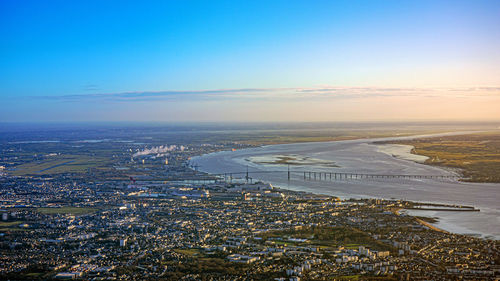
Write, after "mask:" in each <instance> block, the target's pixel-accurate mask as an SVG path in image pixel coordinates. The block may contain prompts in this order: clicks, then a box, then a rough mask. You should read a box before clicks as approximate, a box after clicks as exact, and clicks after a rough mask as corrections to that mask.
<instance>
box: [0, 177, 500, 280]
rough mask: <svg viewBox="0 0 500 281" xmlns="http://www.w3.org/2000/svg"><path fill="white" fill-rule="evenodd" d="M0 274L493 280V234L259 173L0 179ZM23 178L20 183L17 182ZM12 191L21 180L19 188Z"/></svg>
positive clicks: (398, 204)
mask: <svg viewBox="0 0 500 281" xmlns="http://www.w3.org/2000/svg"><path fill="white" fill-rule="evenodd" d="M2 186H3V187H4V188H3V189H2V190H1V191H0V203H1V205H0V207H1V210H2V222H1V223H2V224H1V225H2V228H1V234H0V249H1V250H0V251H1V255H0V256H1V263H0V264H1V266H0V276H1V278H2V279H13V280H14V279H30V278H33V279H36V278H40V279H47V278H49V279H50V278H56V279H86V280H101V279H112V280H144V279H151V280H153V279H161V278H164V279H185V280H195V279H202V280H235V279H255V280H331V279H335V278H339V279H342V278H344V277H346V276H357V277H358V278H368V279H369V278H374V279H377V278H383V279H394V280H401V279H403V280H447V279H455V278H458V276H460V278H462V279H463V280H478V279H485V280H494V279H495V278H498V276H500V263H499V262H500V251H499V249H498V246H499V245H498V242H497V241H490V240H485V239H479V238H474V237H469V236H464V235H455V234H450V233H446V232H441V231H437V230H433V229H429V227H428V226H426V225H425V224H422V223H421V220H420V219H416V218H415V217H411V216H407V215H405V214H404V213H400V212H399V210H401V209H404V208H405V207H410V206H412V203H411V202H405V201H400V200H379V199H377V200H376V199H370V200H369V199H358V200H354V199H352V200H340V199H338V198H336V197H331V196H324V195H314V194H309V193H305V192H294V191H288V190H283V189H279V188H276V187H273V186H272V185H270V184H265V183H261V182H258V183H253V184H250V183H227V182H214V183H206V184H193V183H191V184H188V183H158V182H140V183H139V182H137V183H134V184H125V183H123V184H117V183H116V182H101V183H92V184H85V183H78V182H74V183H71V184H60V183H57V182H53V181H47V180H41V179H39V180H37V179H32V180H30V181H29V182H20V181H13V180H9V179H8V178H3V179H2ZM21 187H22V188H21ZM21 191H22V192H21Z"/></svg>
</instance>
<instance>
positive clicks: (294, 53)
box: [0, 0, 500, 121]
mask: <svg viewBox="0 0 500 281" xmlns="http://www.w3.org/2000/svg"><path fill="white" fill-rule="evenodd" d="M0 42H1V44H0V101H2V104H3V106H2V111H1V112H0V121H199V120H203V121H222V120H230V121H349V120H353V121H360V120H389V121H393V120H394V119H398V120H401V119H404V120H445V119H446V120H448V119H450V120H473V119H474V120H499V119H500V114H499V113H497V112H496V111H497V110H495V108H500V90H499V86H500V51H499V50H500V2H499V1H437V0H433V1H22V2H21V1H5V0H2V1H0ZM450 93H453V94H450ZM429 104H432V105H431V106H428V105H429ZM374 105H376V106H374ZM401 108H405V110H401ZM465 108H469V110H467V111H466V112H464V109H465Z"/></svg>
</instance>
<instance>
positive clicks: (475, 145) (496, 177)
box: [379, 131, 500, 183]
mask: <svg viewBox="0 0 500 281" xmlns="http://www.w3.org/2000/svg"><path fill="white" fill-rule="evenodd" d="M384 144H385V145H391V144H392V145H411V146H413V147H414V148H413V149H412V150H411V153H412V154H414V155H418V156H420V157H427V159H425V161H423V162H422V163H424V164H428V165H434V166H440V167H448V168H454V169H457V168H458V169H460V170H461V171H462V174H463V179H462V180H463V181H469V182H491V183H500V131H490V132H480V133H474V134H466V135H456V136H441V137H430V138H420V139H412V140H398V141H389V142H386V143H384ZM379 145H383V144H379Z"/></svg>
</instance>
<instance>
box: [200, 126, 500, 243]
mask: <svg viewBox="0 0 500 281" xmlns="http://www.w3.org/2000/svg"><path fill="white" fill-rule="evenodd" d="M462 133H463V132H462ZM450 134H458V133H450ZM440 135H444V134H440ZM435 136H437V135H435ZM416 137H425V136H414V137H400V138H378V139H362V140H349V141H337V142H317V143H297V144H282V145H270V146H263V147H258V148H251V149H243V150H238V151H223V152H217V153H211V154H207V155H203V156H199V157H195V158H194V159H193V161H194V162H196V164H198V165H199V166H200V170H202V171H205V172H209V173H231V172H241V171H245V170H246V169H247V166H248V169H249V171H250V176H251V177H252V178H254V179H259V180H263V181H266V182H270V183H272V184H273V185H275V186H278V187H281V188H286V189H291V190H300V191H307V192H314V193H320V194H328V195H334V196H339V197H341V198H367V197H370V198H374V197H375V198H385V199H390V198H397V199H405V200H412V201H423V202H439V203H453V204H461V205H469V206H474V207H476V208H479V209H481V212H433V211H419V213H418V214H416V213H411V214H415V215H423V216H432V217H437V218H439V222H438V223H436V226H438V227H440V228H443V229H445V230H448V231H451V232H455V233H462V234H476V235H478V236H482V237H487V238H494V239H500V204H499V203H498V202H500V195H499V191H500V184H482V183H464V182H458V181H456V180H454V179H439V180H435V179H342V180H334V181H314V180H304V179H303V174H301V173H296V174H294V173H292V178H291V180H290V181H288V180H287V173H286V171H287V169H288V167H287V165H277V164H261V163H260V164H259V163H254V162H251V161H250V160H249V159H251V157H255V156H259V158H260V159H262V157H265V156H275V155H298V156H301V157H310V158H314V159H322V160H328V161H330V162H335V164H336V165H338V166H339V167H331V166H330V167H328V166H325V165H321V164H317V165H303V166H300V165H293V166H291V171H292V172H293V171H303V170H307V171H316V172H345V173H365V174H388V175H401V174H407V175H455V173H454V172H453V171H451V170H446V169H442V168H439V167H432V166H428V165H423V164H419V163H416V162H413V161H410V160H405V159H400V158H396V157H394V156H392V155H390V154H387V153H383V152H381V151H380V149H379V147H378V146H377V145H374V144H372V143H373V142H374V141H381V140H394V139H409V138H416ZM270 170H272V171H283V172H282V173H267V174H266V173H261V174H259V173H255V172H259V171H270ZM252 172H254V173H252Z"/></svg>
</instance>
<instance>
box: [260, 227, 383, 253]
mask: <svg viewBox="0 0 500 281" xmlns="http://www.w3.org/2000/svg"><path fill="white" fill-rule="evenodd" d="M261 237H262V239H264V240H268V239H269V238H282V239H283V241H279V240H273V241H275V243H280V242H281V243H286V244H292V243H288V242H287V241H286V240H287V239H288V238H301V239H308V241H307V242H303V243H297V242H294V243H293V244H297V245H304V246H305V245H317V246H320V248H328V247H331V248H335V247H339V246H344V247H346V248H348V249H357V248H358V247H359V246H366V247H368V248H370V249H373V250H384V251H385V250H392V247H391V246H389V245H386V244H384V243H381V242H379V241H377V240H375V239H373V238H372V237H371V236H370V235H368V234H366V233H364V232H363V231H361V230H359V229H355V228H351V227H305V228H302V229H288V230H280V231H271V232H267V233H264V234H262V235H261Z"/></svg>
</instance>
